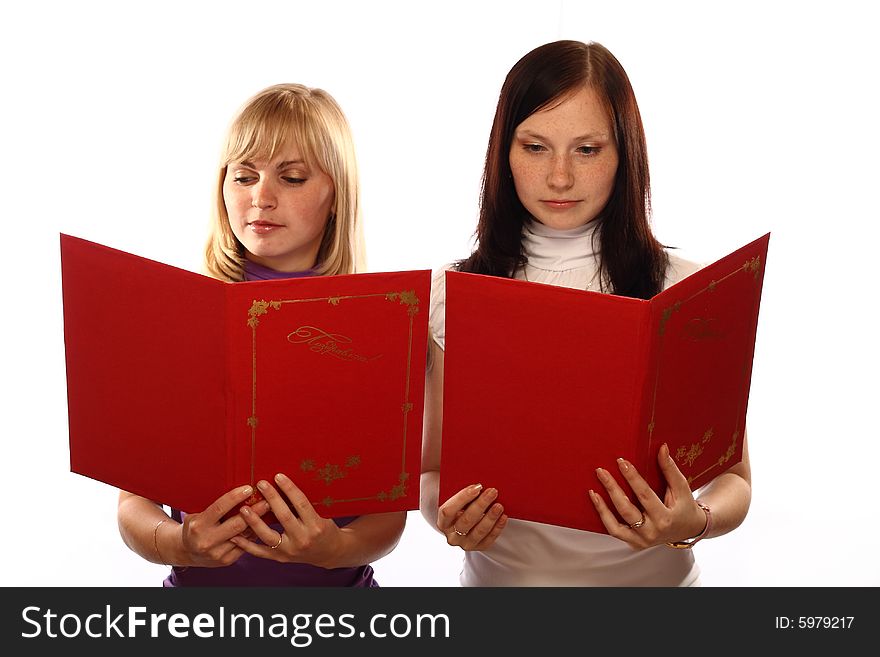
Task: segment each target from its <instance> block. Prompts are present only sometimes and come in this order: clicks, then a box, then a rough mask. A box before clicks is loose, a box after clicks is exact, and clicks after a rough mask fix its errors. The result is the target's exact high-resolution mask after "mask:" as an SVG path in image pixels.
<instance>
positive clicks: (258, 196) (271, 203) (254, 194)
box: [251, 180, 277, 210]
mask: <svg viewBox="0 0 880 657" xmlns="http://www.w3.org/2000/svg"><path fill="white" fill-rule="evenodd" d="M276 202H277V199H276V196H275V190H274V189H272V185H271V183H269V182H268V181H265V180H261V181H259V182H257V183H256V184H255V185H254V186H253V187H251V205H252V206H253V207H255V208H258V209H260V210H269V209H272V208H274V207H275V204H276Z"/></svg>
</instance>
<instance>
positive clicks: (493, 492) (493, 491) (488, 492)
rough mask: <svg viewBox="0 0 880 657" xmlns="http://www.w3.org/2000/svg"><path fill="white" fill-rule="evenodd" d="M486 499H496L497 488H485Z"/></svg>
mask: <svg viewBox="0 0 880 657" xmlns="http://www.w3.org/2000/svg"><path fill="white" fill-rule="evenodd" d="M486 497H488V498H489V499H490V500H492V499H495V498H496V497H498V489H497V488H487V489H486Z"/></svg>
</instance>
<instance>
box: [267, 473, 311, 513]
mask: <svg viewBox="0 0 880 657" xmlns="http://www.w3.org/2000/svg"><path fill="white" fill-rule="evenodd" d="M275 483H276V484H278V488H280V489H281V492H282V493H284V494H285V495H286V496H287V499H288V500H290V503H291V504H292V505H293V509H294V511H296V515H298V516H299V519H300V520H302V522H304V523H306V524H311V523H314V522H315V521H317V520H321V516H320V515H319V514H318V512H317V511H315V507H314V506H312V503H311V502H309V498H308V497H307V496H306V494H305V493H303V492H302V490H301V489H300V488H299V486H297V485H296V484H295V483H293V481H291V479H290V477H288V476H287V475H285V474H284V473H282V472H279V473H278V474H277V475H275Z"/></svg>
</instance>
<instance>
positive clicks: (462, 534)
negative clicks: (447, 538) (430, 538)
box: [452, 525, 467, 536]
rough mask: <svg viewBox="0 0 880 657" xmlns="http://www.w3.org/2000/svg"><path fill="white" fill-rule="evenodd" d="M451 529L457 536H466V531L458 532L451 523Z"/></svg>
mask: <svg viewBox="0 0 880 657" xmlns="http://www.w3.org/2000/svg"><path fill="white" fill-rule="evenodd" d="M452 531H454V532H455V533H456V534H458V535H459V536H467V532H460V531H458V530H457V529H456V528H455V525H452Z"/></svg>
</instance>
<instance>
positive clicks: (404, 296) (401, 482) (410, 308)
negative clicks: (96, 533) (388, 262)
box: [247, 290, 419, 507]
mask: <svg viewBox="0 0 880 657" xmlns="http://www.w3.org/2000/svg"><path fill="white" fill-rule="evenodd" d="M374 298H384V299H385V300H386V301H390V302H395V301H396V302H398V303H399V304H400V305H401V306H403V307H404V310H405V311H406V316H407V318H408V323H409V333H408V337H407V348H406V374H405V378H406V382H405V383H406V385H405V387H404V398H403V403H402V404H401V411H402V412H403V443H402V446H401V455H400V474H399V475H398V478H397V482H396V483H394V484H393V485H391V486H390V487H389V488H388V490H381V491H379V492H378V493H376V494H375V495H367V496H364V497H356V498H349V499H334V498H332V497H329V496H328V497H325V498H324V499H322V500H321V502H320V503H321V504H323V505H324V506H327V507H329V506H331V505H333V504H338V503H342V502H359V501H366V500H379V501H381V502H384V501H388V500H396V499H399V498H401V497H404V496H406V494H407V490H406V484H407V482H408V480H409V473H408V472H407V471H406V441H407V416H408V414H409V413H410V412H411V411H412V410H413V403H412V402H411V401H410V385H411V376H410V374H411V371H412V341H413V319H414V317H415V315H416V314H417V313H418V312H419V298H418V295H417V294H416V292H415V290H403V291H399V292H384V293H376V294H360V295H340V296H333V297H316V298H312V299H284V300H272V301H266V300H259V301H257V300H256V299H255V300H254V301H253V304H252V305H251V307H250V309H248V320H247V325H248V326H249V327H250V328H251V352H252V358H251V391H252V395H251V415H250V417H248V418H247V425H248V426H249V427H250V429H251V477H250V478H251V485H253V484H254V483H255V482H254V479H255V475H254V468H255V463H256V455H257V426H258V425H259V423H260V422H259V419H258V416H257V327H258V326H259V325H260V317H262V316H263V315H266V314H267V313H268V312H269V310H270V309H271V310H280V309H281V307H282V306H284V305H287V304H295V303H318V302H326V303H329V304H330V305H331V306H339V304H340V303H341V302H342V301H348V300H353V299H374ZM357 458H359V457H357Z"/></svg>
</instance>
